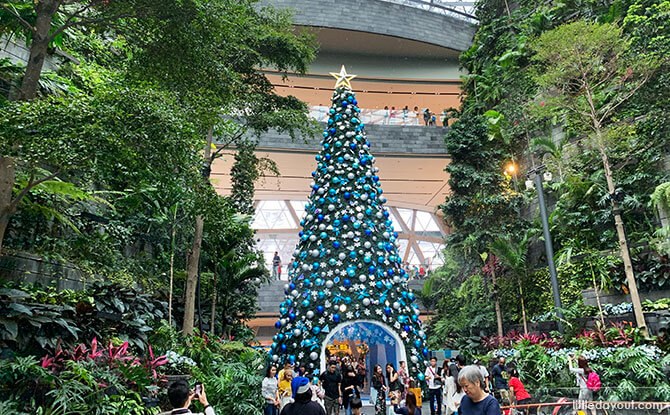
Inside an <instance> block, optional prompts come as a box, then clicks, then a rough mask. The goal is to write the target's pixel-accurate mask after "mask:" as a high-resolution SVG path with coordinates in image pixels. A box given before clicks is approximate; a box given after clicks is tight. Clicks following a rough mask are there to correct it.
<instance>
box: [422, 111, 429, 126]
mask: <svg viewBox="0 0 670 415" xmlns="http://www.w3.org/2000/svg"><path fill="white" fill-rule="evenodd" d="M423 122H424V123H426V126H428V123H429V122H430V110H429V109H428V108H426V109H425V110H423Z"/></svg>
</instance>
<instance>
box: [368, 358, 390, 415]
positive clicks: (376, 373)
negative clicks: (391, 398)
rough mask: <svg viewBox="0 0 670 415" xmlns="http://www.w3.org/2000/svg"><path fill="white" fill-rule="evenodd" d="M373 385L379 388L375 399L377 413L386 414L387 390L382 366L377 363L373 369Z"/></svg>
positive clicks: (379, 414) (377, 414)
mask: <svg viewBox="0 0 670 415" xmlns="http://www.w3.org/2000/svg"><path fill="white" fill-rule="evenodd" d="M372 386H373V387H374V388H375V389H376V390H377V398H376V399H375V415H386V390H387V389H388V388H387V387H386V385H385V382H384V374H383V373H382V367H381V366H379V365H375V367H374V368H373V369H372Z"/></svg>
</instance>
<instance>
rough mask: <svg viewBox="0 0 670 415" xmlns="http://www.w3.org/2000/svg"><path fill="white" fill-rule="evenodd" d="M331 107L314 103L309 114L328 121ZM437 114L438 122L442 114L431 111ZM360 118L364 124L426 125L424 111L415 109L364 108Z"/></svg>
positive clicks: (322, 120) (318, 119)
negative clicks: (415, 110)
mask: <svg viewBox="0 0 670 415" xmlns="http://www.w3.org/2000/svg"><path fill="white" fill-rule="evenodd" d="M329 109H330V107H327V106H324V105H313V106H310V107H309V116H310V117H311V118H313V119H315V120H317V121H320V122H325V121H328V117H329V114H328V110H329ZM432 115H435V116H436V122H437V121H440V122H441V120H440V116H441V115H442V114H435V113H431V116H432ZM358 118H359V119H360V120H361V121H362V122H363V124H375V125H416V126H418V125H424V124H425V122H424V119H423V112H419V113H416V112H414V111H413V110H408V111H407V112H405V111H403V110H402V109H400V110H398V109H396V110H384V109H369V108H362V109H361V112H360V114H359V116H358Z"/></svg>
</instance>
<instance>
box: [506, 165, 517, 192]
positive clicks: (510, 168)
mask: <svg viewBox="0 0 670 415" xmlns="http://www.w3.org/2000/svg"><path fill="white" fill-rule="evenodd" d="M505 174H506V175H508V176H512V181H513V182H514V191H515V192H516V193H519V186H518V185H517V178H516V165H515V164H514V163H513V162H512V163H510V164H508V165H507V167H505Z"/></svg>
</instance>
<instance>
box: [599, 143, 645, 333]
mask: <svg viewBox="0 0 670 415" xmlns="http://www.w3.org/2000/svg"><path fill="white" fill-rule="evenodd" d="M596 135H597V140H598V149H599V150H600V156H601V158H602V160H603V167H604V168H605V178H606V179H607V190H608V191H609V193H610V196H611V197H610V200H611V202H612V212H613V213H614V224H615V226H616V232H617V235H618V237H619V248H620V251H621V259H622V260H623V267H624V271H625V273H626V282H627V284H628V290H629V291H630V299H631V302H632V303H633V312H634V314H635V323H636V325H637V328H638V329H640V331H641V332H642V334H643V335H644V336H645V337H648V336H649V333H648V332H647V323H646V322H645V321H644V313H643V312H642V304H641V302H640V294H639V293H638V291H637V283H636V282H635V274H634V272H633V262H632V261H631V259H630V251H629V250H628V238H627V237H626V229H625V228H624V224H623V219H622V218H621V209H620V208H619V204H618V203H617V201H616V200H614V193H615V191H616V189H615V187H614V179H613V178H612V170H611V169H610V163H609V158H608V157H607V153H606V152H605V147H604V145H603V144H602V137H601V134H600V131H599V130H596Z"/></svg>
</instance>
